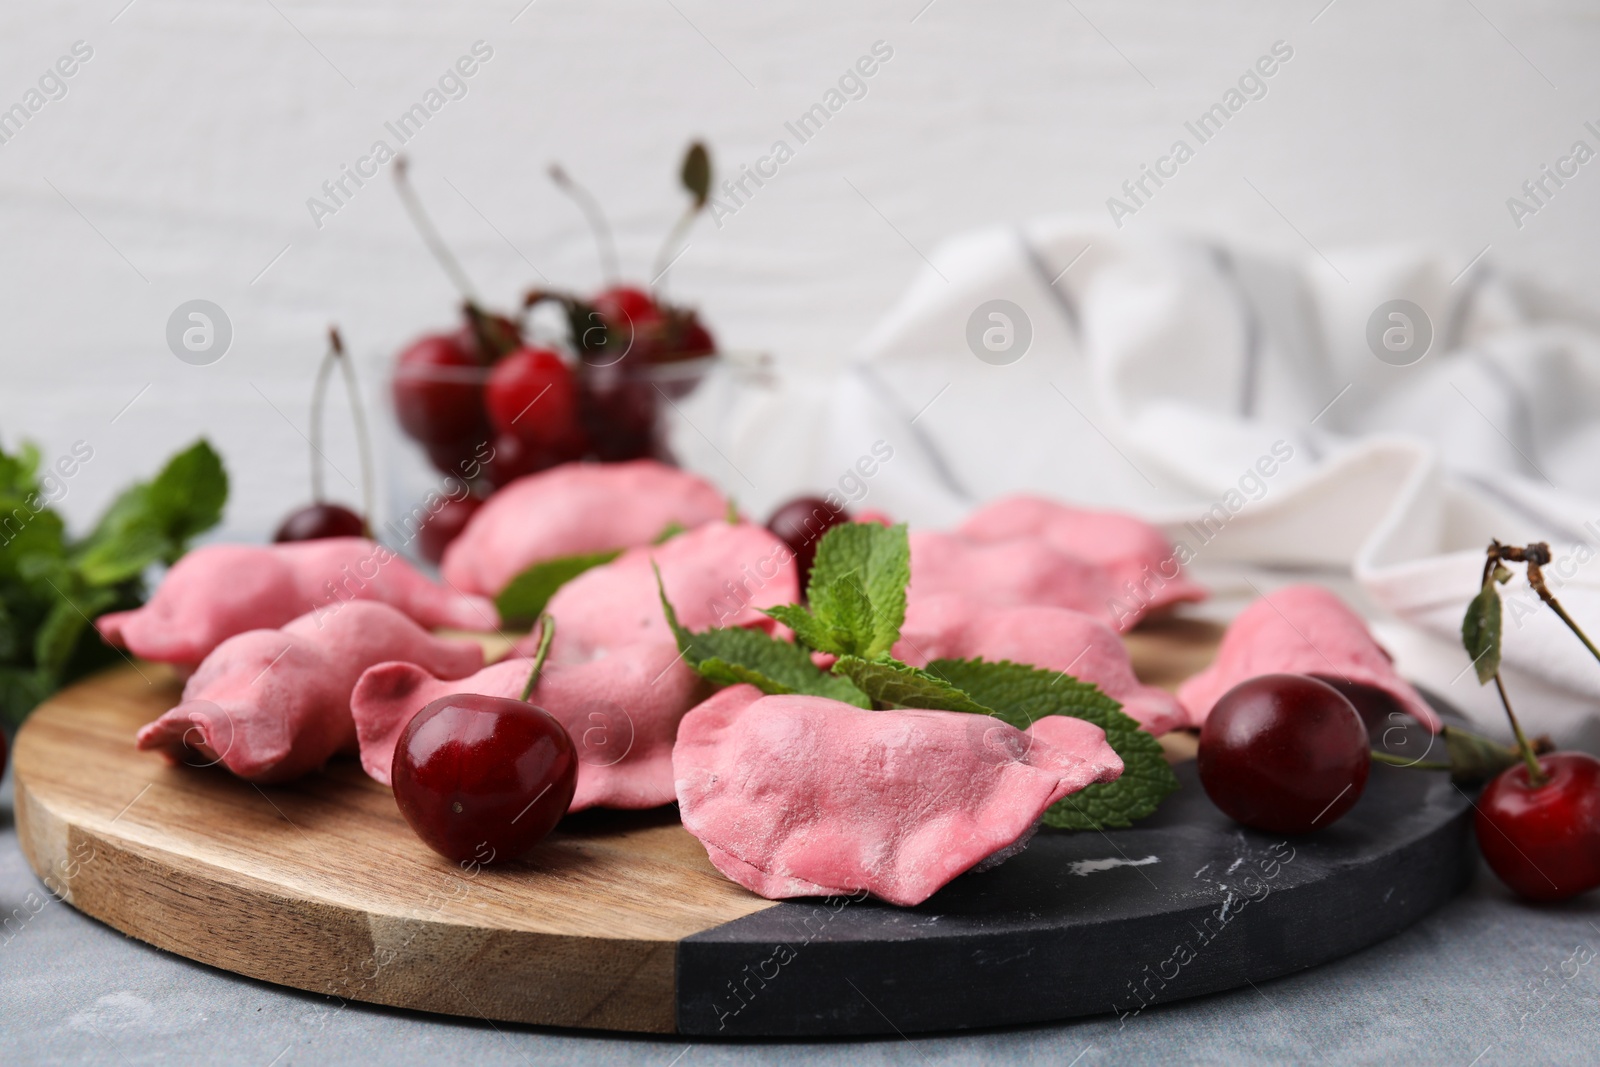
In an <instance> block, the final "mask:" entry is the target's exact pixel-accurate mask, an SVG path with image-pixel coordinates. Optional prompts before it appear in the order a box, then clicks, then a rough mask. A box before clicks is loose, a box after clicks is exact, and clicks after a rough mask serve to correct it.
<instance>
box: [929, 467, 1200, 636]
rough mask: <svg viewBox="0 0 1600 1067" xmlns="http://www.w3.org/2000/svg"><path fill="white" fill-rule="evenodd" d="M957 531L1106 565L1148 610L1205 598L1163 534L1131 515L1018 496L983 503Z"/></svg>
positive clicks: (1123, 591) (1128, 595)
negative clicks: (1036, 543)
mask: <svg viewBox="0 0 1600 1067" xmlns="http://www.w3.org/2000/svg"><path fill="white" fill-rule="evenodd" d="M956 532H957V533H959V534H960V535H961V536H963V537H965V538H967V539H969V540H972V541H1009V540H1013V539H1015V538H1018V537H1039V538H1042V539H1043V540H1045V541H1046V542H1048V543H1049V544H1051V545H1052V546H1054V547H1056V548H1058V549H1060V550H1061V551H1063V552H1067V553H1070V554H1071V555H1074V556H1077V557H1079V558H1080V559H1086V560H1088V561H1090V562H1091V563H1096V564H1099V565H1100V566H1102V567H1104V568H1105V569H1106V570H1107V571H1108V572H1109V573H1110V576H1111V584H1112V585H1113V586H1114V587H1115V588H1116V590H1117V593H1118V595H1120V596H1122V597H1123V598H1124V599H1125V600H1131V601H1132V602H1133V603H1139V602H1142V603H1143V604H1144V608H1143V610H1144V611H1146V612H1148V611H1158V610H1160V609H1161V608H1165V607H1168V606H1170V605H1172V604H1178V603H1182V602H1184V601H1195V600H1204V599H1205V598H1206V590H1205V587H1203V586H1201V585H1199V584H1197V583H1195V582H1193V581H1191V580H1190V579H1188V578H1187V577H1185V576H1184V574H1183V569H1182V567H1181V566H1180V562H1179V558H1178V554H1177V552H1176V550H1175V549H1174V548H1173V545H1172V542H1170V541H1168V540H1167V537H1166V535H1165V534H1163V533H1162V532H1161V531H1160V530H1158V529H1156V528H1155V527H1154V526H1152V525H1150V524H1149V523H1147V522H1145V521H1144V520H1143V519H1138V518H1135V517H1134V516H1132V515H1124V514H1122V513H1120V512H1115V511H1091V510H1089V509H1086V508H1074V507H1069V506H1067V505H1066V504H1058V503H1056V502H1055V501H1053V500H1046V499H1044V498H1043V497H1037V496H1028V495H1026V494H1019V495H1016V496H1008V497H1002V498H1000V499H999V500H994V501H991V502H990V503H988V504H985V505H984V506H983V507H981V508H979V509H978V510H977V511H974V512H973V513H972V514H971V515H969V516H967V519H966V521H965V522H963V523H962V524H961V526H960V527H959V528H958V529H957V531H956ZM1130 586H1131V588H1130Z"/></svg>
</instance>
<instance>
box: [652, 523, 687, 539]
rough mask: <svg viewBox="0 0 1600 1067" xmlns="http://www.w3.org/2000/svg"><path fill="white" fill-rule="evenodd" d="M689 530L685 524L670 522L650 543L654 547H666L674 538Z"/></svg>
mask: <svg viewBox="0 0 1600 1067" xmlns="http://www.w3.org/2000/svg"><path fill="white" fill-rule="evenodd" d="M687 529H688V528H687V527H686V526H684V525H683V523H681V522H678V521H677V520H676V519H674V520H673V521H672V522H669V523H667V524H666V525H665V526H663V527H661V532H660V533H658V534H656V535H655V537H654V538H652V539H651V541H650V543H651V544H652V545H664V544H666V543H667V542H668V541H670V540H672V539H673V538H674V537H677V536H678V535H679V534H681V533H684V532H685V531H686V530H687Z"/></svg>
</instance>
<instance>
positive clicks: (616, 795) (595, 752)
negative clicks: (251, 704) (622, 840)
mask: <svg viewBox="0 0 1600 1067" xmlns="http://www.w3.org/2000/svg"><path fill="white" fill-rule="evenodd" d="M532 668H533V661H532V660H529V659H511V660H503V661H501V662H499V663H496V664H495V665H494V666H492V667H486V668H485V669H483V670H481V671H479V672H478V673H477V674H474V675H473V676H472V677H470V678H462V679H460V680H458V681H443V680H441V679H439V678H435V677H434V676H433V675H432V674H430V673H429V672H428V671H426V670H424V669H422V668H421V667H419V666H416V665H415V664H411V663H385V664H381V665H379V666H376V667H373V668H372V669H371V670H369V671H367V672H366V674H364V675H363V676H362V677H361V681H360V682H359V683H357V685H356V687H355V692H354V693H353V694H352V695H351V697H350V705H351V711H352V714H353V715H354V717H355V724H356V736H357V738H358V739H359V741H360V745H361V766H362V767H364V768H365V769H366V772H367V773H368V774H369V775H371V776H372V777H373V778H375V779H377V780H378V781H380V782H382V783H384V784H385V785H388V784H389V769H390V766H391V765H392V764H393V762H394V746H395V744H396V743H397V742H398V741H399V739H400V732H401V731H402V730H404V729H405V726H406V724H407V723H408V722H410V721H411V719H412V717H413V716H414V715H416V713H417V712H419V711H421V710H422V708H423V707H424V706H425V705H427V704H429V703H430V702H432V701H434V700H437V699H438V698H440V697H443V696H449V695H451V694H452V693H479V694H482V695H484V696H495V697H520V696H521V695H522V687H523V686H524V685H526V684H527V682H528V672H529V671H530V670H532ZM705 691H706V685H705V683H704V682H703V681H702V679H701V678H700V676H699V675H697V674H696V673H695V672H694V670H693V669H691V668H690V667H689V666H687V665H686V664H685V663H684V662H683V660H682V657H680V656H679V655H678V646H677V645H676V644H671V643H667V644H644V645H632V646H630V647H628V648H623V649H618V650H617V651H615V652H613V653H612V654H611V655H608V656H606V657H605V658H604V659H598V660H594V661H593V662H590V663H582V664H577V665H573V666H564V665H561V664H553V663H547V664H546V665H545V668H544V671H543V672H542V673H541V674H540V676H539V684H538V685H537V686H535V687H534V690H533V694H532V700H533V703H535V704H537V705H539V706H540V707H541V708H544V709H545V710H546V711H548V712H549V713H550V714H552V715H554V716H555V717H556V718H557V719H559V720H560V721H561V725H562V726H564V727H566V730H567V733H568V734H570V735H571V737H572V741H573V744H574V745H576V746H577V749H578V791H577V792H576V793H575V794H573V798H572V805H571V807H570V808H568V809H567V810H569V811H582V810H583V809H585V808H593V807H600V808H654V807H659V806H660V805H662V804H670V803H672V800H673V792H672V742H673V740H674V739H675V738H676V737H677V732H678V721H679V720H680V719H682V718H683V716H684V714H685V713H686V712H687V711H688V710H689V709H690V708H692V707H694V706H695V704H696V703H697V702H698V701H699V700H700V699H701V698H702V697H703V696H705Z"/></svg>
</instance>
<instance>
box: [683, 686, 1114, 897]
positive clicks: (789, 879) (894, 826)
mask: <svg viewBox="0 0 1600 1067" xmlns="http://www.w3.org/2000/svg"><path fill="white" fill-rule="evenodd" d="M1056 718H1059V717H1058V716H1048V717H1047V719H1056ZM1046 721H1047V720H1046V719H1041V720H1040V722H1039V723H1037V724H1035V728H1034V730H1033V731H1032V732H1031V733H1026V732H1023V731H1021V730H1017V729H1015V728H1014V727H1011V726H1008V725H1006V724H1005V723H1003V722H1001V721H1000V720H998V719H995V718H991V717H989V716H984V715H969V714H966V713H963V712H953V711H864V710H862V709H860V708H854V707H851V706H849V705H847V704H842V703H839V702H838V701H834V700H827V699H824V698H822V697H812V696H799V695H784V696H762V694H761V693H760V691H759V690H757V689H755V688H754V687H753V686H748V685H740V686H733V687H730V688H728V689H724V690H723V691H722V692H720V693H718V694H717V695H716V696H714V697H712V698H711V699H710V700H707V701H706V702H705V703H704V704H701V705H700V706H699V707H697V708H695V709H694V710H693V711H691V712H690V713H689V714H688V715H687V716H685V717H684V720H683V722H682V723H681V724H680V725H679V727H678V743H677V745H676V747H675V748H674V749H673V755H672V765H673V773H674V776H675V777H676V779H677V782H676V785H677V793H678V805H679V809H680V812H681V815H682V818H683V825H684V827H685V828H687V829H688V830H689V832H690V833H692V834H694V835H695V837H697V838H699V839H700V842H701V843H702V844H703V845H705V847H706V853H707V855H708V856H710V858H711V862H712V863H713V864H714V865H715V866H716V867H717V869H718V870H720V871H721V872H722V873H723V874H725V875H727V876H728V877H729V878H731V879H733V880H734V881H735V882H738V883H739V884H740V885H743V886H745V887H746V888H748V889H750V890H752V891H754V892H756V893H759V894H761V895H762V896H764V897H768V898H770V899H782V898H785V897H798V896H825V895H844V894H850V893H854V892H858V891H860V890H863V889H865V890H867V891H868V892H870V893H872V894H873V895H874V896H877V897H880V898H882V899H883V900H887V901H889V902H890V903H893V904H902V905H912V904H920V903H922V902H923V901H924V900H926V899H928V897H930V896H932V895H933V894H934V893H935V892H936V891H937V890H938V889H939V888H940V887H941V886H943V885H945V884H946V883H947V882H949V881H950V880H951V879H952V878H955V877H956V876H957V875H959V874H961V873H962V872H964V871H967V870H971V869H972V868H973V867H976V866H978V865H979V864H981V863H983V861H984V860H986V859H989V858H990V857H993V856H995V855H996V854H1000V853H1006V852H1007V850H1010V849H1014V848H1015V847H1016V846H1017V845H1019V844H1020V843H1021V842H1023V841H1025V840H1026V839H1027V837H1028V836H1029V835H1030V834H1032V833H1033V831H1034V829H1035V828H1036V826H1037V824H1038V821H1039V817H1040V816H1041V815H1042V814H1043V813H1044V811H1045V809H1046V808H1048V807H1049V806H1050V805H1051V804H1054V803H1055V802H1056V801H1057V800H1060V799H1061V798H1062V797H1064V796H1066V795H1068V794H1069V793H1075V792H1077V791H1078V790H1080V789H1083V788H1084V787H1085V786H1088V785H1090V784H1091V783H1093V782H1101V781H1111V780H1113V779H1115V778H1116V777H1117V776H1118V775H1120V774H1121V773H1122V761H1121V760H1120V759H1119V758H1118V757H1117V754H1116V753H1115V752H1114V751H1112V749H1111V746H1110V745H1109V744H1107V743H1106V739H1105V734H1104V733H1103V732H1101V730H1100V729H1099V728H1098V727H1096V726H1094V725H1093V724H1091V723H1080V722H1077V721H1076V720H1074V721H1072V722H1059V723H1050V725H1048V726H1044V727H1043V729H1040V728H1039V727H1040V726H1041V725H1042V724H1044V723H1045V722H1046Z"/></svg>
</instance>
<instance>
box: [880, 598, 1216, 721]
mask: <svg viewBox="0 0 1600 1067" xmlns="http://www.w3.org/2000/svg"><path fill="white" fill-rule="evenodd" d="M894 656H895V658H896V659H899V660H901V661H903V662H905V663H909V664H911V665H912V666H913V667H926V666H927V665H928V663H929V662H930V661H932V660H936V659H985V660H988V661H989V662H991V663H997V662H999V661H1001V660H1010V661H1011V662H1012V663H1025V664H1028V665H1029V666H1033V667H1038V668H1040V669H1041V670H1047V671H1061V672H1063V673H1065V674H1069V675H1071V676H1072V677H1074V678H1076V679H1078V680H1079V681H1082V682H1090V683H1092V684H1094V685H1096V686H1098V687H1099V689H1100V691H1101V692H1102V693H1104V694H1106V696H1108V697H1110V698H1111V699H1113V700H1115V701H1117V702H1119V703H1120V704H1121V705H1122V710H1123V711H1125V712H1126V713H1127V714H1128V715H1130V716H1132V717H1133V718H1134V719H1136V720H1138V722H1139V725H1140V726H1141V727H1143V728H1144V730H1145V731H1146V732H1147V733H1151V734H1155V735H1156V736H1160V735H1161V734H1164V733H1167V732H1168V731H1169V730H1176V729H1178V728H1179V727H1183V726H1188V725H1189V716H1188V714H1187V713H1186V712H1185V711H1184V710H1183V707H1182V706H1181V705H1180V704H1179V703H1178V701H1177V698H1175V697H1174V696H1173V695H1172V694H1171V693H1169V692H1167V691H1166V690H1164V689H1157V688H1156V687H1155V686H1153V685H1145V684H1143V683H1142V682H1140V681H1139V679H1138V678H1137V677H1135V676H1134V673H1133V661H1132V660H1131V659H1129V657H1128V649H1127V646H1126V645H1124V644H1123V643H1122V639H1121V638H1119V637H1118V636H1117V635H1116V633H1115V632H1114V631H1112V629H1111V628H1110V627H1109V626H1107V625H1106V624H1105V623H1104V622H1102V621H1100V620H1099V619H1098V618H1095V617H1094V616H1091V615H1085V614H1084V613H1083V612H1080V611H1073V610H1071V609H1070V608H1052V607H1035V606H1021V607H995V606H993V605H989V604H984V603H981V602H979V601H974V600H970V599H968V598H967V597H965V596H961V595H959V594H953V593H944V594H939V595H935V596H926V597H918V598H916V599H914V600H912V601H911V603H910V604H908V605H907V606H906V621H905V625H903V626H901V627H900V641H899V642H898V643H897V644H896V645H895V646H894Z"/></svg>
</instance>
